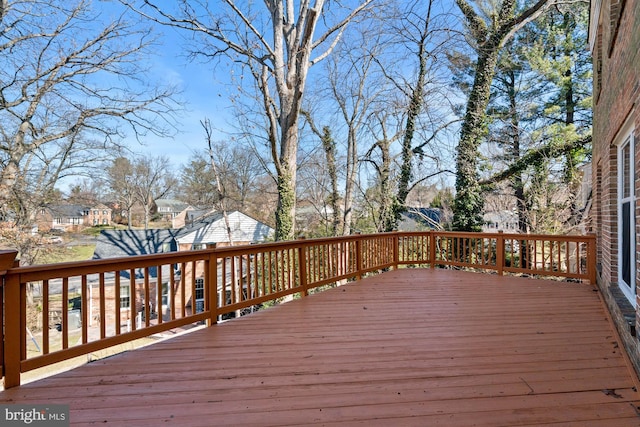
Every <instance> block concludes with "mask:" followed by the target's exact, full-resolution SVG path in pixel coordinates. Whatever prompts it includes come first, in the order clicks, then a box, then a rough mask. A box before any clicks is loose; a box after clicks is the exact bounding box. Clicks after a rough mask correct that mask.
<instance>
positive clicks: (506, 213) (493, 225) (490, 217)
mask: <svg viewBox="0 0 640 427" xmlns="http://www.w3.org/2000/svg"><path fill="white" fill-rule="evenodd" d="M482 219H483V221H484V224H483V225H482V231H483V232H484V233H496V232H498V231H504V232H505V233H518V232H519V230H518V214H517V213H515V212H513V211H510V210H502V211H497V212H485V213H484V214H483V215H482Z"/></svg>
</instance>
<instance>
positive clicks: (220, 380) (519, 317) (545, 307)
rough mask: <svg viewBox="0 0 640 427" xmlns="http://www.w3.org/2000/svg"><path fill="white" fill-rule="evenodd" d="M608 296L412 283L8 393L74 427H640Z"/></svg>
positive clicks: (195, 337) (355, 286)
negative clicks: (44, 406) (59, 411)
mask: <svg viewBox="0 0 640 427" xmlns="http://www.w3.org/2000/svg"><path fill="white" fill-rule="evenodd" d="M637 384H638V379H637V377H635V373H633V372H632V371H631V370H630V367H629V366H628V364H627V362H626V360H625V358H624V357H623V355H622V353H621V349H620V348H619V343H618V342H617V341H616V336H615V334H614V332H613V329H612V325H611V324H610V323H609V320H608V317H607V315H606V313H605V312H604V306H603V304H602V303H601V301H600V298H599V296H598V294H597V292H595V290H594V288H593V287H591V286H589V285H584V284H577V283H565V282H552V281H543V280H534V279H525V278H514V277H500V276H497V275H487V274H475V273H465V272H459V271H452V270H427V269H401V270H397V271H392V272H388V273H384V274H381V275H378V276H373V277H370V278H367V279H364V280H362V281H360V282H355V283H352V284H348V285H345V286H343V287H340V288H337V289H333V290H330V291H327V292H323V293H320V294H315V295H312V296H310V297H306V298H302V299H300V300H295V301H293V302H290V303H287V304H283V305H281V306H278V307H274V308H271V309H269V310H264V311H260V312H257V313H254V314H252V315H250V316H246V317H243V318H240V319H237V320H233V321H230V322H226V323H224V324H220V325H217V326H215V327H212V328H205V329H201V330H198V331H194V332H192V333H189V334H185V335H181V336H178V337H175V338H173V339H170V340H166V341H163V342H160V343H157V344H154V345H151V346H149V347H145V348H142V349H138V350H134V351H129V352H127V353H123V354H120V355H117V356H113V357H110V358H107V359H104V360H100V361H96V362H93V363H91V364H88V365H85V366H82V367H79V368H76V369H74V370H71V371H69V372H65V373H62V374H58V375H56V376H53V377H50V378H46V379H42V380H39V381H36V382H33V383H30V384H25V385H23V386H21V387H18V388H14V389H10V390H6V391H4V392H1V393H0V403H66V404H70V405H71V424H72V425H74V426H88V425H95V424H101V425H107V426H131V425H135V426H140V427H143V426H152V425H153V426H157V425H159V424H163V425H176V426H194V427H195V426H211V425H221V426H223V425H235V426H240V425H253V426H255V425H265V426H267V425H314V424H318V425H335V426H341V425H367V426H376V425H379V426H383V425H384V426H389V425H403V426H405V425H406V426H413V425H415V426H424V425H430V426H431V425H444V426H456V425H459V426H468V425H486V426H498V425H505V426H516V425H523V426H524V425H558V426H561V425H566V426H572V425H573V426H577V425H580V426H595V425H598V426H607V425H610V426H627V425H633V426H640V417H639V416H638V406H639V405H640V396H639V395H638V392H637Z"/></svg>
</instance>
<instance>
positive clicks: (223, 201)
mask: <svg viewBox="0 0 640 427" xmlns="http://www.w3.org/2000/svg"><path fill="white" fill-rule="evenodd" d="M200 125H202V128H203V129H204V134H205V139H206V140H207V146H208V148H209V162H210V166H211V170H212V171H213V176H214V178H215V181H216V191H217V193H218V203H217V205H218V208H219V209H220V211H221V212H222V218H223V219H224V226H225V228H226V229H227V238H228V239H229V246H233V232H232V231H231V224H230V223H229V215H228V214H227V212H228V210H227V197H226V192H225V190H224V185H223V183H222V178H221V177H220V173H219V172H218V167H217V166H216V159H215V154H214V151H213V128H212V127H211V121H210V120H209V119H204V120H201V121H200Z"/></svg>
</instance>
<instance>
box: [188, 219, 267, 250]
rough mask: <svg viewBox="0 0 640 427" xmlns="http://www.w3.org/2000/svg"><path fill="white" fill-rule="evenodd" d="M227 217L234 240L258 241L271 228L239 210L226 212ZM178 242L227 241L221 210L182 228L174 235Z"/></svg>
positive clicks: (262, 238)
mask: <svg viewBox="0 0 640 427" xmlns="http://www.w3.org/2000/svg"><path fill="white" fill-rule="evenodd" d="M227 217H228V218H229V222H230V224H229V225H230V228H231V237H232V239H233V241H234V242H259V241H263V240H266V239H267V238H268V237H269V236H270V235H271V234H272V233H273V231H274V230H273V229H272V228H271V227H269V226H268V225H266V224H264V223H262V222H260V221H258V220H256V219H253V218H251V217H250V216H248V215H245V214H243V213H242V212H239V211H231V212H228V213H227ZM176 240H177V241H178V242H179V243H192V244H193V243H221V242H228V241H229V236H228V233H227V229H226V226H225V221H224V216H223V214H222V212H214V213H212V214H209V215H205V216H202V217H200V218H198V219H196V220H195V221H193V222H192V223H189V224H188V225H186V226H185V227H184V228H182V229H180V231H179V232H178V234H177V235H176Z"/></svg>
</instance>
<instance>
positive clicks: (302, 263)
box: [298, 236, 309, 297]
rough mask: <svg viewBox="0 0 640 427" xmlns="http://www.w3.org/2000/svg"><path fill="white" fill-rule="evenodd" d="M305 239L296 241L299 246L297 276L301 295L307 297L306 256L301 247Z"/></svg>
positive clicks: (301, 238) (302, 237)
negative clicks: (298, 276) (298, 242)
mask: <svg viewBox="0 0 640 427" xmlns="http://www.w3.org/2000/svg"><path fill="white" fill-rule="evenodd" d="M305 239H306V238H305V237H304V236H300V237H299V238H298V240H299V241H300V246H298V274H300V287H302V295H303V296H305V297H306V296H307V295H309V284H308V282H307V255H306V252H305V250H304V248H305V246H304V245H303V243H304V240H305Z"/></svg>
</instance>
